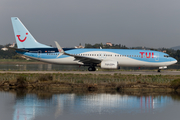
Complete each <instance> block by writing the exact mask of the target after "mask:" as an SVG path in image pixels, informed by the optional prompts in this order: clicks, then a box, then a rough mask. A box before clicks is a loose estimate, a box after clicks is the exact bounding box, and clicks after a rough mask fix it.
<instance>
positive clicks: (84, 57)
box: [64, 53, 102, 64]
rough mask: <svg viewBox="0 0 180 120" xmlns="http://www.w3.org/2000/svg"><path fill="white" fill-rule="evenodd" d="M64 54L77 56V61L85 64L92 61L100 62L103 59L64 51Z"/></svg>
mask: <svg viewBox="0 0 180 120" xmlns="http://www.w3.org/2000/svg"><path fill="white" fill-rule="evenodd" d="M64 54H65V55H69V56H72V57H74V58H75V61H79V62H82V63H84V64H90V63H94V64H99V63H101V61H102V60H101V59H96V58H91V57H86V56H78V55H72V54H68V53H64Z"/></svg>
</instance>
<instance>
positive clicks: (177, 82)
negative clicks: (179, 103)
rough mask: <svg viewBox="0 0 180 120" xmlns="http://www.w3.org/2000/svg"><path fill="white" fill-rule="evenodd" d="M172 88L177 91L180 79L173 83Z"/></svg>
mask: <svg viewBox="0 0 180 120" xmlns="http://www.w3.org/2000/svg"><path fill="white" fill-rule="evenodd" d="M171 87H172V88H174V90H177V89H178V88H179V87H180V79H175V80H173V81H172V82H171Z"/></svg>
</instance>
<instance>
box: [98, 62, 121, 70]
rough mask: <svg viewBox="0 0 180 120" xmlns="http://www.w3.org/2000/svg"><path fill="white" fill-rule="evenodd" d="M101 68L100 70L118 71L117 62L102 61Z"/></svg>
mask: <svg viewBox="0 0 180 120" xmlns="http://www.w3.org/2000/svg"><path fill="white" fill-rule="evenodd" d="M101 68H102V69H120V67H119V66H118V62H117V61H102V62H101Z"/></svg>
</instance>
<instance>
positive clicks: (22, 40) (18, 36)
mask: <svg viewBox="0 0 180 120" xmlns="http://www.w3.org/2000/svg"><path fill="white" fill-rule="evenodd" d="M26 35H28V33H26ZM16 36H17V37H18V40H19V41H20V42H24V41H25V40H26V38H27V37H25V38H24V39H23V40H21V38H20V36H21V35H16Z"/></svg>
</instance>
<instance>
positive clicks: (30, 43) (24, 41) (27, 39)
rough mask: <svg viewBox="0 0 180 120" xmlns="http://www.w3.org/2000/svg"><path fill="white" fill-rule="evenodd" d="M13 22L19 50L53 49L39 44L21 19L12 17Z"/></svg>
mask: <svg viewBox="0 0 180 120" xmlns="http://www.w3.org/2000/svg"><path fill="white" fill-rule="evenodd" d="M11 21H12V25H13V30H14V35H15V39H16V43H17V46H18V48H51V47H50V46H47V45H44V44H41V43H39V42H37V41H36V40H35V39H34V37H33V36H32V35H31V33H30V32H29V31H28V30H27V28H26V27H25V26H24V25H23V23H22V22H21V21H20V20H19V18H17V17H12V18H11Z"/></svg>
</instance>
